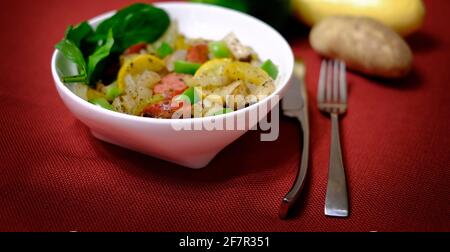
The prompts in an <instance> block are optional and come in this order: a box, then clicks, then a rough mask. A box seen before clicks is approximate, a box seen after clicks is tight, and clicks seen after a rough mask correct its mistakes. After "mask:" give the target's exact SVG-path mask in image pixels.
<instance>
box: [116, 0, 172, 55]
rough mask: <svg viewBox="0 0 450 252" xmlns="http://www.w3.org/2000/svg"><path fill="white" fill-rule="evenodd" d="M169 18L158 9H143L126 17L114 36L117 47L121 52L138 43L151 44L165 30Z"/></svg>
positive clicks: (168, 23)
mask: <svg viewBox="0 0 450 252" xmlns="http://www.w3.org/2000/svg"><path fill="white" fill-rule="evenodd" d="M169 25H170V18H169V16H168V15H167V13H166V12H165V11H164V10H162V9H159V8H155V7H151V8H144V9H141V10H139V11H136V12H134V13H133V15H127V16H126V17H125V19H124V20H123V22H120V25H118V27H117V30H118V33H117V34H116V39H117V40H118V42H119V43H118V46H119V49H120V50H121V51H123V50H125V49H127V48H128V47H130V46H132V45H135V44H137V43H139V42H147V43H152V42H154V41H156V40H157V39H158V38H159V37H161V35H163V33H164V32H165V31H166V30H167V28H168V27H169Z"/></svg>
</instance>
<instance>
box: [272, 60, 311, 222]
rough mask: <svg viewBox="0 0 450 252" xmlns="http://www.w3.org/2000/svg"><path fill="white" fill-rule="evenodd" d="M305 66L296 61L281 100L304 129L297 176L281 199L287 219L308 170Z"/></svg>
mask: <svg viewBox="0 0 450 252" xmlns="http://www.w3.org/2000/svg"><path fill="white" fill-rule="evenodd" d="M304 76H305V66H304V64H303V63H299V62H296V63H295V67H294V74H293V76H292V79H291V81H292V83H291V87H290V89H289V90H288V91H287V93H286V94H285V96H284V98H283V99H282V100H281V106H282V112H283V115H285V116H287V117H292V118H296V119H297V120H298V121H299V123H300V126H301V129H302V134H303V137H302V143H301V144H302V155H301V161H300V164H299V169H298V171H297V176H296V178H295V181H294V183H293V185H292V187H291V189H290V190H289V191H288V192H287V193H286V195H285V196H284V197H283V199H282V201H281V206H280V210H279V217H280V218H281V219H286V218H287V216H288V213H289V210H290V209H291V207H292V205H293V204H294V202H295V201H296V200H297V199H298V197H299V196H300V193H301V191H302V189H303V185H304V182H305V178H306V174H307V171H308V161H309V119H308V106H307V104H308V100H307V92H306V86H305V82H304Z"/></svg>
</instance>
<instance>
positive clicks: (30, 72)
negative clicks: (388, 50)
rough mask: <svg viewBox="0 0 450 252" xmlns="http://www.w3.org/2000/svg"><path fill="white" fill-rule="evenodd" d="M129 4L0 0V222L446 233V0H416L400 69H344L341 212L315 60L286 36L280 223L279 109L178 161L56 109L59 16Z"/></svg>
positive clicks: (25, 226) (302, 43)
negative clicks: (274, 135)
mask: <svg viewBox="0 0 450 252" xmlns="http://www.w3.org/2000/svg"><path fill="white" fill-rule="evenodd" d="M130 2H132V1H121V0H108V1H106V0H102V1H87V0H78V1H61V0H54V1H53V0H51V1H50V0H47V1H2V2H1V4H0V5H1V6H0V12H1V13H0V32H1V34H2V36H1V39H0V55H1V57H2V62H1V70H0V71H1V72H0V73H1V75H0V81H1V85H0V107H1V116H0V125H1V132H0V230H1V231H16V230H20V231H28V230H29V231H69V230H77V231H92V230H93V231H134V230H138V231H371V230H378V231H400V230H403V231H418V230H421V231H432V230H434V231H439V230H441V231H450V184H449V183H450V152H449V150H450V125H449V121H450V104H449V98H450V91H449V89H450V70H449V66H450V47H449V44H450V33H449V32H448V25H449V21H450V19H449V13H450V2H449V1H446V0H440V1H439V0H433V1H426V4H427V19H426V22H425V25H424V27H423V29H422V30H421V31H420V32H419V33H417V34H415V35H414V36H413V37H411V38H409V39H408V41H409V43H410V44H411V46H412V48H413V50H414V53H415V62H414V67H415V69H414V74H412V75H411V77H409V78H407V79H405V80H403V81H395V82H392V83H390V84H386V83H382V82H380V81H377V80H370V79H367V78H365V77H361V76H358V75H355V74H349V77H348V79H349V85H350V94H349V110H348V114H347V115H346V116H345V117H344V119H343V120H342V123H341V130H342V131H341V133H342V141H343V153H344V158H345V164H346V169H347V176H348V186H349V194H350V206H351V215H350V217H349V218H348V219H333V218H327V217H325V216H324V214H323V205H324V198H325V189H326V180H327V164H328V155H329V143H330V121H329V119H327V118H326V117H325V116H323V115H321V114H320V113H319V112H318V110H317V106H316V99H315V96H316V82H317V78H318V72H319V63H320V58H319V57H318V56H317V55H316V54H315V53H314V52H313V51H312V50H311V48H310V47H309V45H308V43H307V39H306V36H301V35H300V36H295V37H294V38H291V39H290V42H291V44H292V46H293V48H294V51H295V52H296V55H297V56H299V57H302V58H304V59H305V61H306V64H307V68H308V71H307V87H308V93H309V95H310V103H309V105H310V117H311V129H312V136H311V137H312V141H311V154H312V157H311V167H310V168H311V170H310V173H309V174H308V179H307V183H306V186H305V190H304V193H303V197H302V198H301V200H300V203H299V207H298V209H297V212H298V215H297V217H295V218H293V219H291V220H287V221H282V220H279V219H278V217H277V211H278V206H279V203H280V199H281V197H282V196H283V194H284V193H285V192H286V191H287V190H288V189H289V187H290V185H291V182H292V180H293V178H294V176H295V173H296V171H297V165H298V162H299V151H300V150H299V146H298V141H297V139H298V137H299V133H298V128H297V126H296V124H294V123H292V122H291V121H289V120H282V122H281V133H280V138H279V140H278V141H275V142H260V141H259V134H258V133H257V132H250V133H247V134H246V135H244V136H243V137H242V138H240V139H239V140H238V141H236V142H235V143H233V144H232V145H231V146H229V147H228V148H226V149H225V150H224V151H223V152H221V153H220V154H219V155H218V156H217V158H215V160H214V161H213V162H212V163H211V164H210V165H209V166H208V167H207V168H205V169H203V170H190V169H186V168H182V167H179V166H176V165H173V164H169V163H166V162H164V161H160V160H158V159H155V158H152V157H148V156H144V155H141V154H138V153H135V152H132V151H129V150H126V149H123V148H120V147H116V146H113V145H110V144H107V143H103V142H101V141H99V140H97V139H95V138H94V137H92V136H91V134H90V132H89V131H88V129H87V128H86V127H85V126H84V125H83V124H82V123H80V122H79V121H77V120H76V119H75V118H74V117H73V116H72V115H71V114H70V113H69V111H68V110H67V109H66V108H65V106H64V105H63V103H62V101H61V100H60V99H59V97H58V95H57V92H56V90H55V88H54V84H53V81H52V78H51V73H50V57H51V53H52V51H53V46H54V44H55V43H56V42H57V41H58V40H59V39H60V38H61V37H62V35H63V33H64V30H65V28H66V26H67V25H68V24H74V23H78V22H80V21H82V20H85V19H88V18H90V17H93V16H95V15H97V14H99V13H102V12H105V11H108V10H111V9H115V8H119V7H122V6H124V5H126V4H128V3H130ZM292 29H295V27H292Z"/></svg>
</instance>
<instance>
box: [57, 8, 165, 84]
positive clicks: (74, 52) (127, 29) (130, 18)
mask: <svg viewBox="0 0 450 252" xmlns="http://www.w3.org/2000/svg"><path fill="white" fill-rule="evenodd" d="M169 25H170V18H169V15H168V14H167V13H166V12H165V11H164V10H162V9H160V8H156V7H154V6H152V5H149V4H144V3H137V4H133V5H130V6H129V7H126V8H124V9H122V10H120V11H118V12H117V13H116V14H115V15H113V16H112V17H110V18H108V19H106V20H104V21H103V22H102V23H100V25H99V26H98V27H97V29H96V30H95V31H94V29H92V27H91V26H90V25H89V24H88V23H87V22H82V23H80V24H78V25H77V26H75V27H72V26H69V28H68V29H67V31H66V34H65V38H64V39H63V40H62V41H61V42H59V43H58V44H57V45H56V48H57V49H58V50H60V51H61V53H62V54H63V55H64V56H65V57H66V58H67V59H68V60H70V61H73V62H74V63H75V64H76V65H77V67H78V70H79V75H76V76H64V77H62V81H63V82H66V83H71V82H82V83H85V84H91V85H95V82H96V81H98V80H99V79H102V80H103V79H108V80H109V79H110V78H111V77H113V78H115V76H116V75H117V72H113V71H114V70H115V69H116V66H117V65H119V55H120V54H121V53H122V52H123V51H124V50H125V49H127V48H128V47H130V46H132V45H134V44H137V43H139V42H146V43H152V42H154V41H156V40H157V39H158V38H159V37H160V36H161V35H163V33H164V32H165V31H166V30H167V28H168V27H169ZM119 66H120V65H119ZM111 73H113V74H114V76H112V74H111Z"/></svg>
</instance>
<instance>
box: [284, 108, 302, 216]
mask: <svg viewBox="0 0 450 252" xmlns="http://www.w3.org/2000/svg"><path fill="white" fill-rule="evenodd" d="M297 118H298V120H299V122H300V124H301V129H302V132H303V138H302V146H303V147H302V158H301V161H300V167H299V169H298V171H297V176H296V178H295V182H294V184H293V185H292V187H291V189H290V190H289V192H288V193H287V194H286V195H285V196H284V197H283V199H282V201H281V206H280V210H279V213H278V215H279V217H280V219H286V218H287V215H288V213H289V209H290V208H291V207H292V205H293V204H294V203H295V201H296V200H297V198H298V197H299V195H300V193H301V191H302V189H303V185H304V182H305V177H306V173H307V171H308V159H309V129H308V120H307V118H306V117H302V116H297ZM305 129H306V130H305Z"/></svg>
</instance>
